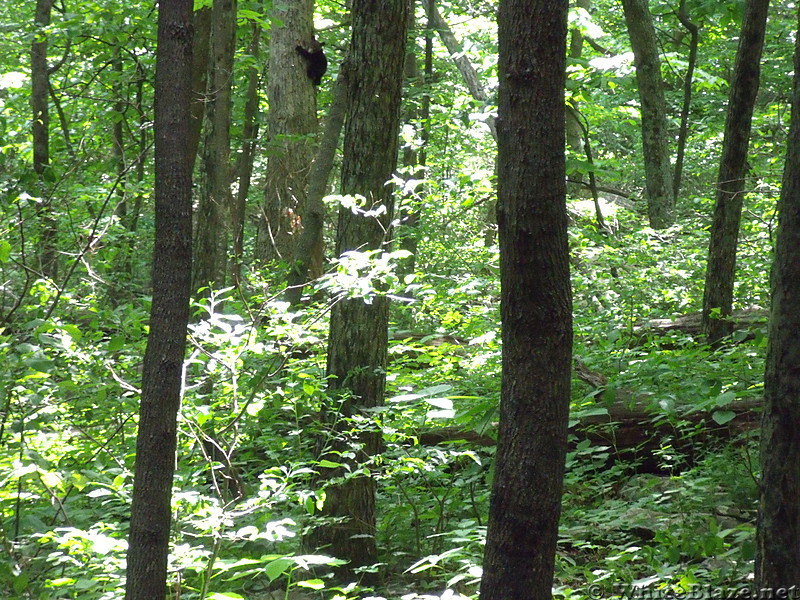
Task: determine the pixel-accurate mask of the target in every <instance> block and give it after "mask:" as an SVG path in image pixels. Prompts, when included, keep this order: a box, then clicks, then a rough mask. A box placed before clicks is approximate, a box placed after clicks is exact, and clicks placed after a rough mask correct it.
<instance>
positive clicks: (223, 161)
mask: <svg viewBox="0 0 800 600" xmlns="http://www.w3.org/2000/svg"><path fill="white" fill-rule="evenodd" d="M235 50H236V0H214V5H213V7H212V28H211V54H210V65H209V66H210V72H209V76H208V93H207V94H206V121H205V123H206V125H205V127H206V132H205V140H204V143H203V168H202V175H203V177H204V179H203V182H202V185H201V186H200V201H199V203H198V207H197V231H196V234H195V238H196V241H195V257H194V261H195V262H194V265H195V272H194V287H195V289H199V288H201V287H203V286H207V285H211V286H213V287H215V288H221V287H222V286H224V285H225V267H226V259H227V256H226V249H227V244H226V235H225V234H226V229H227V228H226V227H225V216H226V214H227V211H229V210H231V208H232V206H233V197H232V195H231V175H232V170H231V162H230V147H231V135H230V126H231V88H232V84H233V54H234V52H235Z"/></svg>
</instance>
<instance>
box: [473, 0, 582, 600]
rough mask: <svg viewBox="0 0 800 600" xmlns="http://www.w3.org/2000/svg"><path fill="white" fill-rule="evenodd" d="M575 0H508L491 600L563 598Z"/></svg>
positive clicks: (488, 565) (503, 21) (502, 22)
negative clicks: (559, 581) (558, 560)
mask: <svg viewBox="0 0 800 600" xmlns="http://www.w3.org/2000/svg"><path fill="white" fill-rule="evenodd" d="M568 4H569V3H568V2H567V1H566V0H558V1H557V0H501V2H500V14H499V37H498V39H499V43H500V58H499V65H498V66H499V80H500V90H499V102H498V115H499V116H498V151H499V153H498V213H497V214H498V225H499V241H500V279H501V318H502V329H503V334H502V341H503V359H502V391H501V401H500V425H499V431H498V446H497V454H496V456H495V476H494V482H493V485H492V497H491V503H490V507H489V522H488V532H487V538H486V551H485V555H484V563H483V579H482V581H481V592H480V598H481V600H495V599H496V600H501V599H502V600H528V599H531V600H533V599H536V600H549V599H550V598H551V596H552V584H553V569H554V563H555V552H556V541H557V537H558V521H559V516H560V512H561V490H562V484H563V475H564V462H565V456H566V450H567V420H568V414H569V399H570V374H571V371H572V365H571V353H572V304H571V292H570V279H569V248H568V243H567V209H566V184H565V170H566V164H565V160H564V144H565V133H564V119H565V116H564V86H565V83H566V73H565V72H566V64H565V56H566V38H567V9H568Z"/></svg>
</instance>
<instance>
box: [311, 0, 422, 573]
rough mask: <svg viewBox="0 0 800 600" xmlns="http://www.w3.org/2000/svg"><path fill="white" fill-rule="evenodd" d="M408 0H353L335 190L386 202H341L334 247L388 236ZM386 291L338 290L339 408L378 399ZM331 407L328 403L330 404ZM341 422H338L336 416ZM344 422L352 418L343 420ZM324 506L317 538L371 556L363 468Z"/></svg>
mask: <svg viewBox="0 0 800 600" xmlns="http://www.w3.org/2000/svg"><path fill="white" fill-rule="evenodd" d="M408 9H409V3H408V0H354V1H353V6H352V15H353V24H352V31H353V33H352V41H351V47H350V58H351V60H352V63H351V64H352V69H353V71H352V73H351V75H350V76H349V77H348V83H349V86H348V101H347V105H348V108H349V111H348V119H347V122H346V124H345V141H344V158H343V164H342V193H343V194H348V195H359V196H361V197H363V198H364V205H363V208H364V209H365V210H371V209H377V208H378V207H379V206H383V207H384V208H385V211H384V212H383V214H382V215H381V216H377V217H369V216H366V215H356V214H353V211H351V210H350V209H344V208H343V209H341V210H340V211H339V222H338V229H337V237H336V254H337V255H338V256H341V255H342V254H343V253H345V252H348V251H353V250H359V251H369V250H380V249H381V248H384V247H385V244H386V243H387V242H388V241H389V240H388V237H389V231H388V229H389V224H390V223H391V220H392V212H393V200H392V190H391V188H390V187H389V185H388V182H389V181H390V180H391V178H392V174H393V172H394V170H395V167H396V165H397V154H398V130H399V122H400V97H401V93H402V86H403V63H404V59H405V48H406V31H407V27H408ZM388 319H389V299H388V298H387V297H385V296H378V297H375V298H372V301H371V302H370V303H366V302H365V301H364V300H363V299H361V298H355V299H342V300H340V301H338V302H337V303H336V304H335V305H334V307H333V309H332V311H331V325H330V336H329V341H328V366H327V374H328V377H329V392H330V394H331V396H332V397H340V398H341V402H340V404H339V406H338V407H337V408H338V411H339V413H340V417H345V418H346V417H349V416H351V415H355V414H357V413H359V412H360V411H361V409H365V408H372V407H376V406H380V405H381V404H383V399H384V389H385V385H386V353H387V346H388ZM332 408H333V407H331V409H332ZM336 422H337V423H338V424H339V426H340V427H341V426H344V425H345V423H344V422H343V421H342V419H341V418H337V420H336ZM346 426H347V427H351V426H352V423H350V424H347V425H346ZM358 441H359V442H360V444H362V446H361V450H360V451H359V453H358V456H357V457H356V460H355V461H354V462H355V464H354V465H353V472H358V470H359V468H360V467H366V468H369V459H370V458H371V457H372V456H374V455H375V454H377V452H378V451H379V448H380V445H381V434H380V432H378V431H371V430H370V431H362V433H361V434H360V435H359V439H358ZM326 492H327V500H326V503H325V513H326V514H327V515H328V516H332V517H341V518H342V520H341V522H338V523H333V524H329V525H326V526H324V527H321V528H319V529H318V530H317V531H316V532H315V536H314V537H315V538H316V539H317V542H318V543H320V545H324V546H329V547H330V552H331V553H332V554H333V555H334V556H337V557H340V558H346V559H349V560H350V563H349V565H348V566H347V569H348V571H349V572H350V573H352V569H353V568H355V567H360V566H364V565H370V564H373V563H375V562H377V545H376V541H375V480H374V479H373V478H372V477H371V476H368V475H363V476H356V477H352V478H348V479H346V480H345V481H344V482H343V483H341V484H335V485H330V486H328V487H327V489H326Z"/></svg>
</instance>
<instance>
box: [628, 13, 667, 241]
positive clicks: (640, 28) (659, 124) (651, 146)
mask: <svg viewBox="0 0 800 600" xmlns="http://www.w3.org/2000/svg"><path fill="white" fill-rule="evenodd" d="M622 7H623V9H624V12H625V22H626V23H627V25H628V35H629V36H630V39H631V48H632V50H633V56H634V59H633V63H634V66H635V67H636V82H637V84H638V86H639V102H640V104H641V111H642V152H643V155H644V156H643V158H644V172H645V180H646V187H647V214H648V217H649V220H650V227H652V228H653V229H664V228H666V227H669V226H670V225H672V224H673V223H674V222H675V215H674V214H673V213H674V209H675V196H673V194H672V168H671V167H670V163H669V137H668V135H669V132H668V131H667V108H666V102H665V101H664V89H663V83H662V80H661V60H660V59H659V56H658V40H657V39H656V31H655V28H654V27H653V17H652V15H651V14H650V8H649V7H648V2H647V0H622Z"/></svg>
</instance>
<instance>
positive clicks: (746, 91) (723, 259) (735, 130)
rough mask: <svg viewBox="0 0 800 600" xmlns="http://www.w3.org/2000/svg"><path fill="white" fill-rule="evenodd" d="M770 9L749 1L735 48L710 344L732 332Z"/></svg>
mask: <svg viewBox="0 0 800 600" xmlns="http://www.w3.org/2000/svg"><path fill="white" fill-rule="evenodd" d="M768 10H769V0H747V3H746V4H745V11H744V18H743V20H742V34H741V36H740V38H739V49H738V50H737V52H736V66H735V67H734V71H733V81H732V82H731V91H730V98H729V100H728V116H727V119H726V120H725V137H724V140H723V142H722V159H721V160H720V165H719V177H718V178H717V197H716V204H715V205H714V217H713V220H712V222H711V240H710V242H709V246H708V265H707V267H706V283H705V290H704V294H703V329H704V331H705V333H706V337H707V339H708V341H709V343H711V344H715V343H717V342H719V340H721V339H722V338H723V337H725V336H726V335H730V333H731V332H732V331H733V329H732V324H731V323H730V321H729V320H728V317H729V316H730V314H731V310H732V308H733V282H734V279H735V278H736V247H737V245H738V241H739V224H740V222H741V218H742V200H743V199H744V177H745V173H746V170H747V169H746V163H747V147H748V144H749V142H750V125H751V122H752V118H753V108H754V106H755V103H756V96H757V95H758V83H759V75H760V62H761V51H762V50H763V48H764V32H765V30H766V26H767V12H768Z"/></svg>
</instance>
